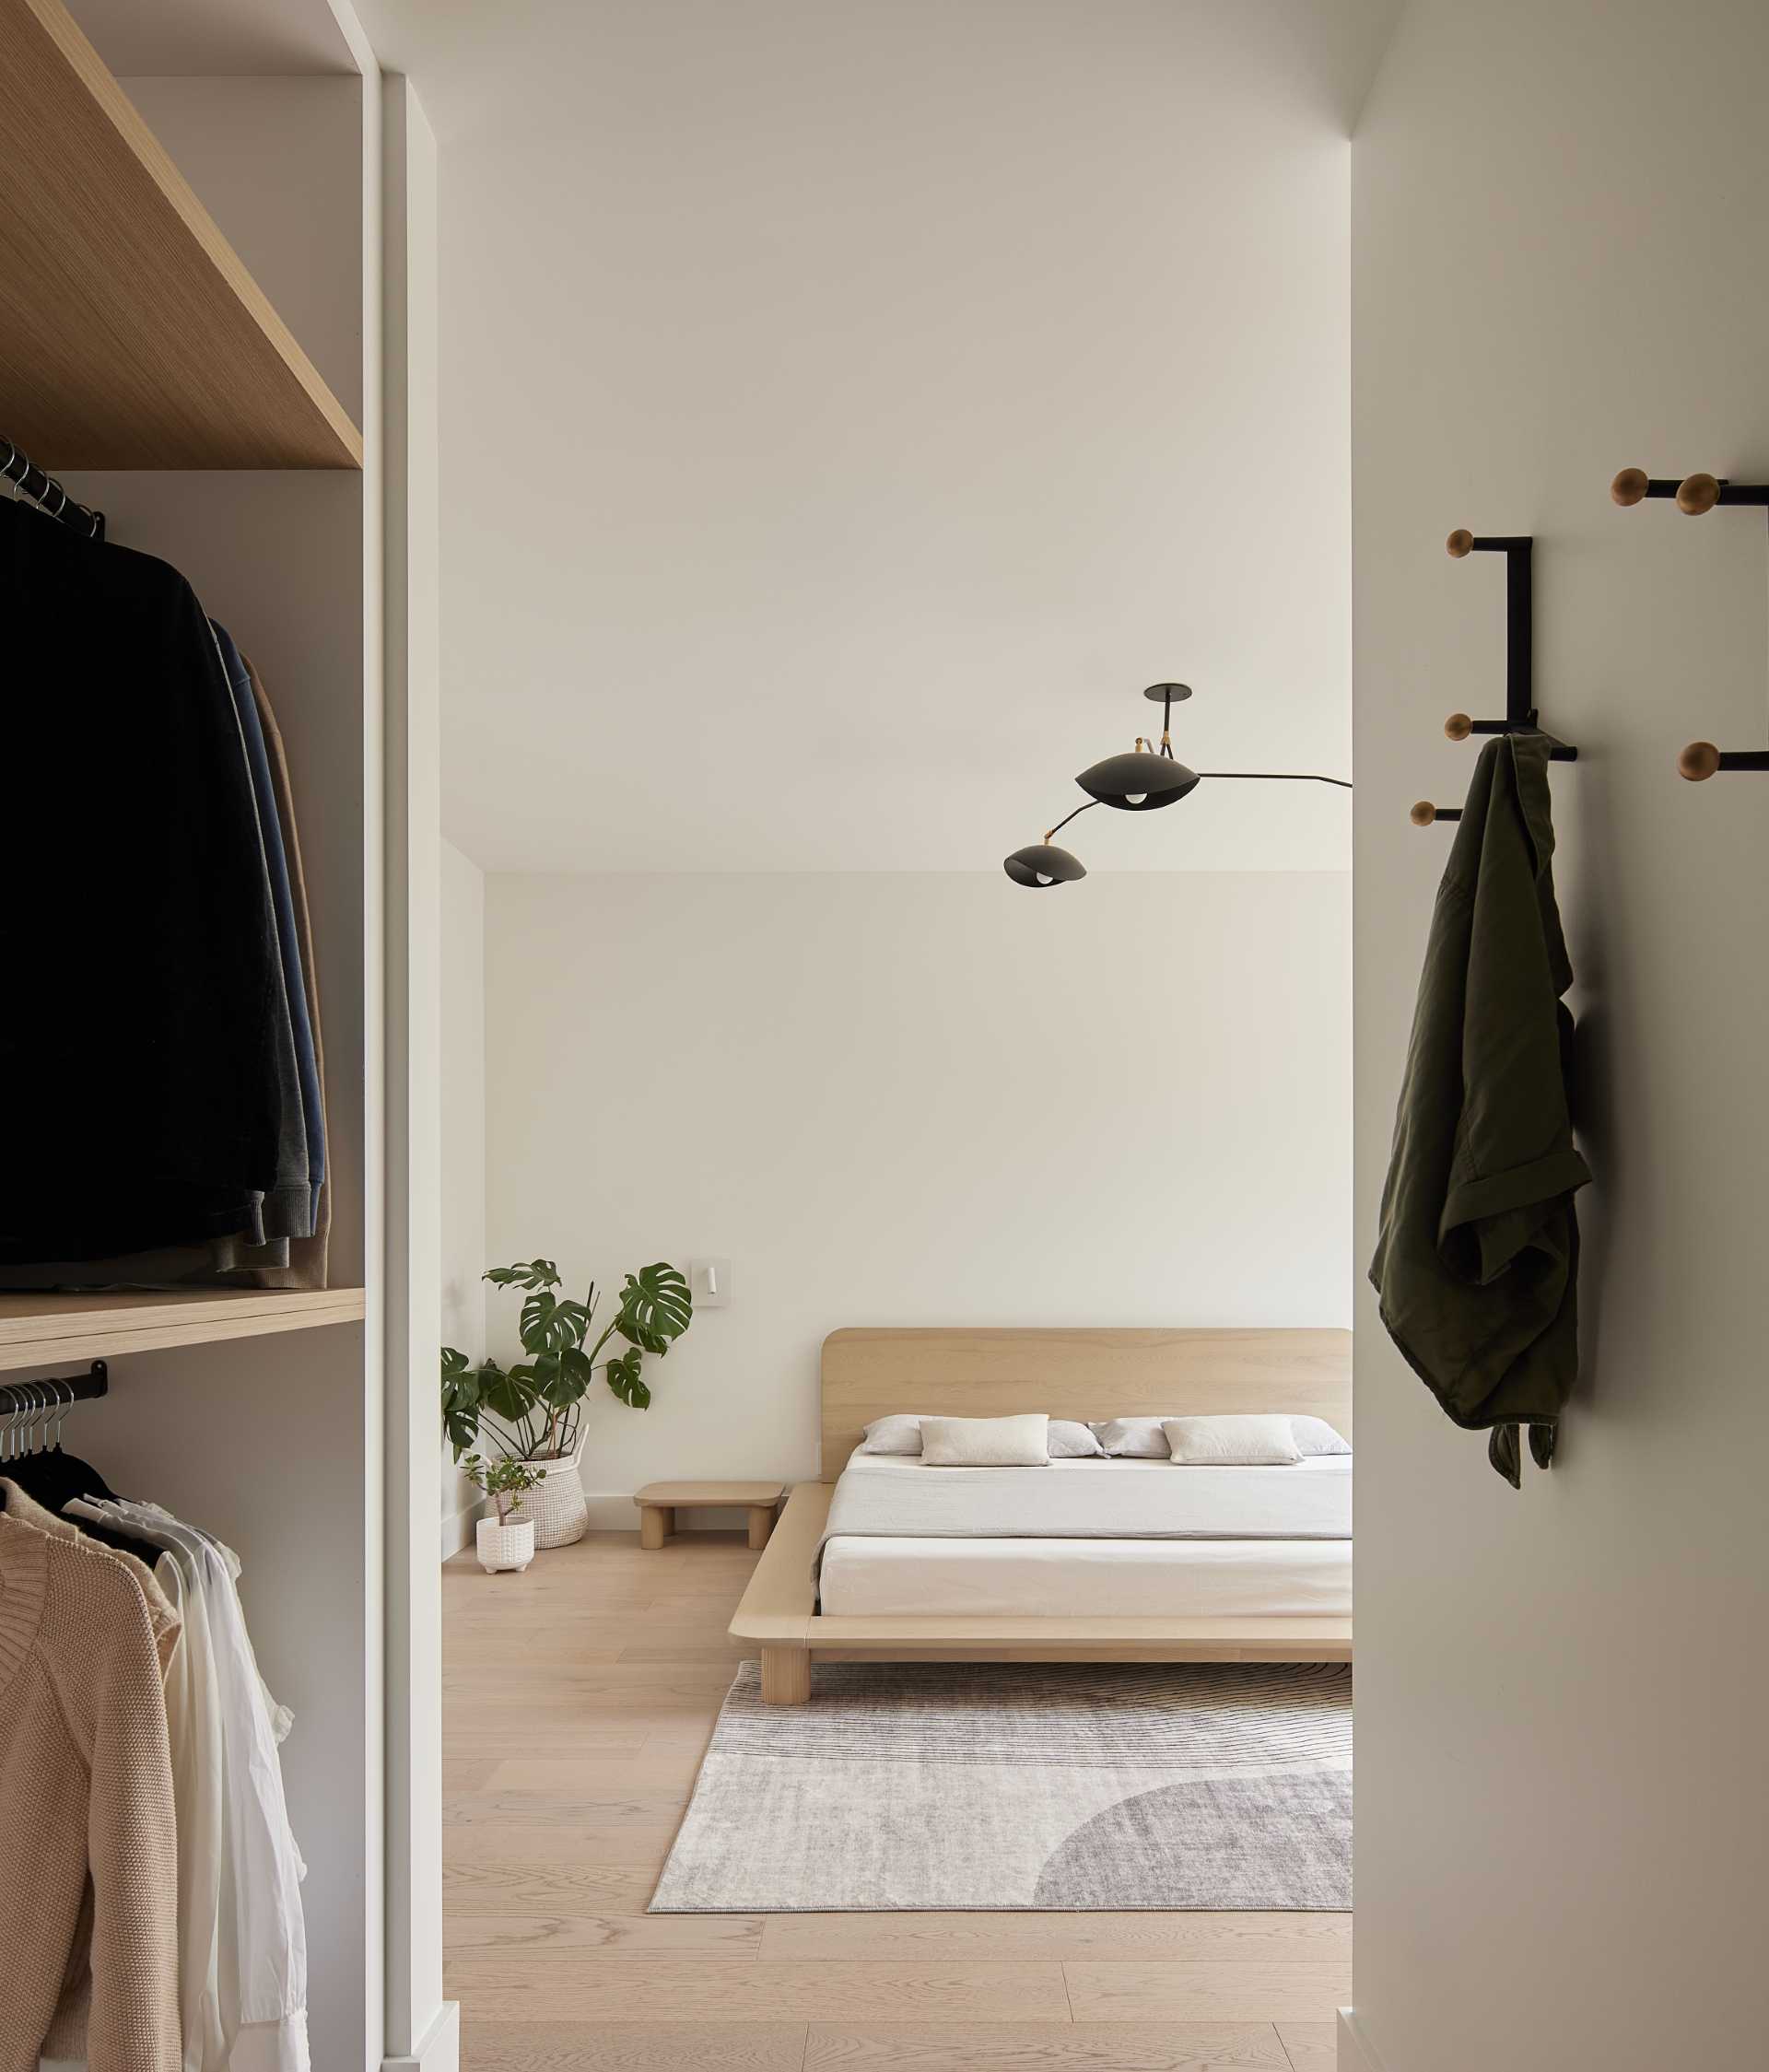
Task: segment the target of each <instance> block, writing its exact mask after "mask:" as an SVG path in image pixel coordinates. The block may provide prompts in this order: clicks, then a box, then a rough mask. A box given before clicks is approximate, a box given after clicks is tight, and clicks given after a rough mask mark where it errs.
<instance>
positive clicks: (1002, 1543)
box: [822, 1469, 1352, 1619]
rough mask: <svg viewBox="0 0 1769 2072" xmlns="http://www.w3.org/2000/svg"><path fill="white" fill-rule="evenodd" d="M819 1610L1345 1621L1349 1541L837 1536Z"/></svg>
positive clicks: (827, 1558)
mask: <svg viewBox="0 0 1769 2072" xmlns="http://www.w3.org/2000/svg"><path fill="white" fill-rule="evenodd" d="M1199 1472H1201V1473H1211V1474H1213V1473H1216V1472H1217V1470H1216V1469H1201V1470H1199ZM1268 1472H1274V1473H1281V1472H1283V1470H1282V1469H1273V1470H1268ZM822 1610H824V1611H825V1612H826V1613H827V1614H829V1615H831V1616H846V1617H855V1618H861V1617H864V1618H884V1617H887V1616H890V1615H892V1614H919V1615H921V1616H923V1617H928V1618H936V1619H938V1618H955V1617H958V1616H961V1615H969V1616H974V1617H978V1618H1002V1619H1017V1618H1035V1619H1056V1618H1062V1617H1065V1616H1067V1615H1070V1614H1073V1615H1074V1616H1076V1617H1080V1618H1099V1617H1104V1616H1110V1617H1113V1618H1119V1619H1191V1618H1197V1619H1214V1618H1228V1617H1233V1616H1236V1615H1238V1614H1245V1615H1248V1616H1250V1617H1254V1618H1274V1619H1275V1618H1286V1617H1301V1618H1313V1617H1318V1618H1349V1617H1350V1616H1351V1610H1352V1543H1351V1541H1350V1540H1349V1539H861V1538H857V1537H856V1536H854V1535H852V1534H843V1535H840V1536H838V1538H836V1539H831V1540H830V1541H829V1542H828V1544H827V1545H826V1547H825V1548H824V1551H823V1603H822Z"/></svg>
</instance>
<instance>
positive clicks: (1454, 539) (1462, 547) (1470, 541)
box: [1444, 526, 1474, 561]
mask: <svg viewBox="0 0 1769 2072" xmlns="http://www.w3.org/2000/svg"><path fill="white" fill-rule="evenodd" d="M1444 551H1445V553H1446V554H1447V555H1448V556H1449V558H1450V559H1451V560H1452V561H1459V560H1460V559H1461V558H1462V556H1464V555H1467V554H1472V553H1473V551H1474V535H1473V533H1470V532H1466V531H1464V530H1463V529H1462V528H1461V527H1460V526H1458V527H1457V529H1456V531H1455V532H1453V533H1451V534H1450V535H1449V537H1448V539H1447V540H1446V541H1445V542H1444Z"/></svg>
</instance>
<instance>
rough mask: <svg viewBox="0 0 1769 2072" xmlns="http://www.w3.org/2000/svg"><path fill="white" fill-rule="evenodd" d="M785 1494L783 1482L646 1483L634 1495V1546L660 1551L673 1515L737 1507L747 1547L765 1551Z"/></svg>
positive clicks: (672, 1528) (667, 1534)
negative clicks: (743, 1514) (745, 1520)
mask: <svg viewBox="0 0 1769 2072" xmlns="http://www.w3.org/2000/svg"><path fill="white" fill-rule="evenodd" d="M785 1493H786V1484H785V1483H784V1482H647V1483H646V1485H645V1487H644V1488H643V1489H642V1490H638V1491H637V1492H635V1493H634V1496H633V1502H634V1503H635V1504H638V1543H639V1545H640V1546H641V1547H661V1546H662V1544H663V1542H664V1541H665V1540H666V1539H668V1538H669V1537H670V1535H671V1534H672V1533H673V1532H674V1530H675V1514H676V1513H677V1511H679V1510H680V1511H698V1510H707V1509H721V1508H725V1507H727V1506H730V1505H733V1504H735V1505H738V1506H740V1507H741V1508H743V1509H744V1510H745V1511H747V1512H748V1513H749V1543H750V1545H751V1546H752V1547H766V1546H767V1536H768V1534H769V1533H770V1532H772V1531H773V1529H774V1514H775V1512H776V1511H777V1510H778V1509H779V1502H780V1498H781V1497H782V1496H783V1495H784V1494H785Z"/></svg>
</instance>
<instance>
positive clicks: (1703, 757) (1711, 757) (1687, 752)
mask: <svg viewBox="0 0 1769 2072" xmlns="http://www.w3.org/2000/svg"><path fill="white" fill-rule="evenodd" d="M1719 767H1720V752H1719V750H1718V749H1717V748H1716V747H1715V745H1714V743H1712V742H1711V741H1692V742H1691V743H1690V744H1689V746H1688V747H1687V748H1685V749H1684V750H1683V752H1682V754H1681V755H1679V756H1678V758H1677V774H1678V776H1679V777H1686V778H1688V779H1689V781H1690V782H1691V783H1692V784H1700V783H1701V782H1702V781H1703V780H1704V779H1705V778H1710V777H1712V776H1713V775H1714V772H1715V771H1716V769H1718V768H1719Z"/></svg>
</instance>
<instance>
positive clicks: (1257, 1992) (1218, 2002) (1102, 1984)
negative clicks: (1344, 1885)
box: [1062, 1959, 1352, 2022]
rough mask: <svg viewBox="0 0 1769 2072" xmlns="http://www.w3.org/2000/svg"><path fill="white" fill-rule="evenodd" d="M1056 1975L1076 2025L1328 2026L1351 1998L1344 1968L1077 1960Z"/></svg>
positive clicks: (1349, 1974)
mask: <svg viewBox="0 0 1769 2072" xmlns="http://www.w3.org/2000/svg"><path fill="white" fill-rule="evenodd" d="M1062 1972H1063V1977H1064V1978H1065V1979H1066V1980H1067V1981H1068V1984H1069V1999H1070V2004H1071V2005H1072V2007H1073V2008H1074V2011H1075V2019H1076V2020H1077V2021H1261V2020H1263V2021H1273V2022H1276V2021H1328V2020H1330V2019H1332V2017H1333V2014H1334V2012H1335V2010H1336V2009H1337V2008H1341V2007H1342V2006H1344V2005H1345V2004H1346V2003H1347V2002H1348V2001H1349V2000H1350V1999H1351V1996H1352V1993H1351V1987H1352V1968H1351V1966H1350V1965H1349V1964H1346V1963H1339V1964H1306V1963H1294V1964H1293V1963H1274V1962H1271V1961H1259V1962H1248V1963H1243V1964H1236V1963H1226V1962H1224V1961H1221V1960H1220V1959H1217V1960H1212V1961H1197V1962H1193V1961H1178V1962H1167V1963H1119V1964H1113V1963H1094V1962H1089V1961H1083V1962H1079V1963H1068V1964H1064V1966H1063V1967H1062Z"/></svg>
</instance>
